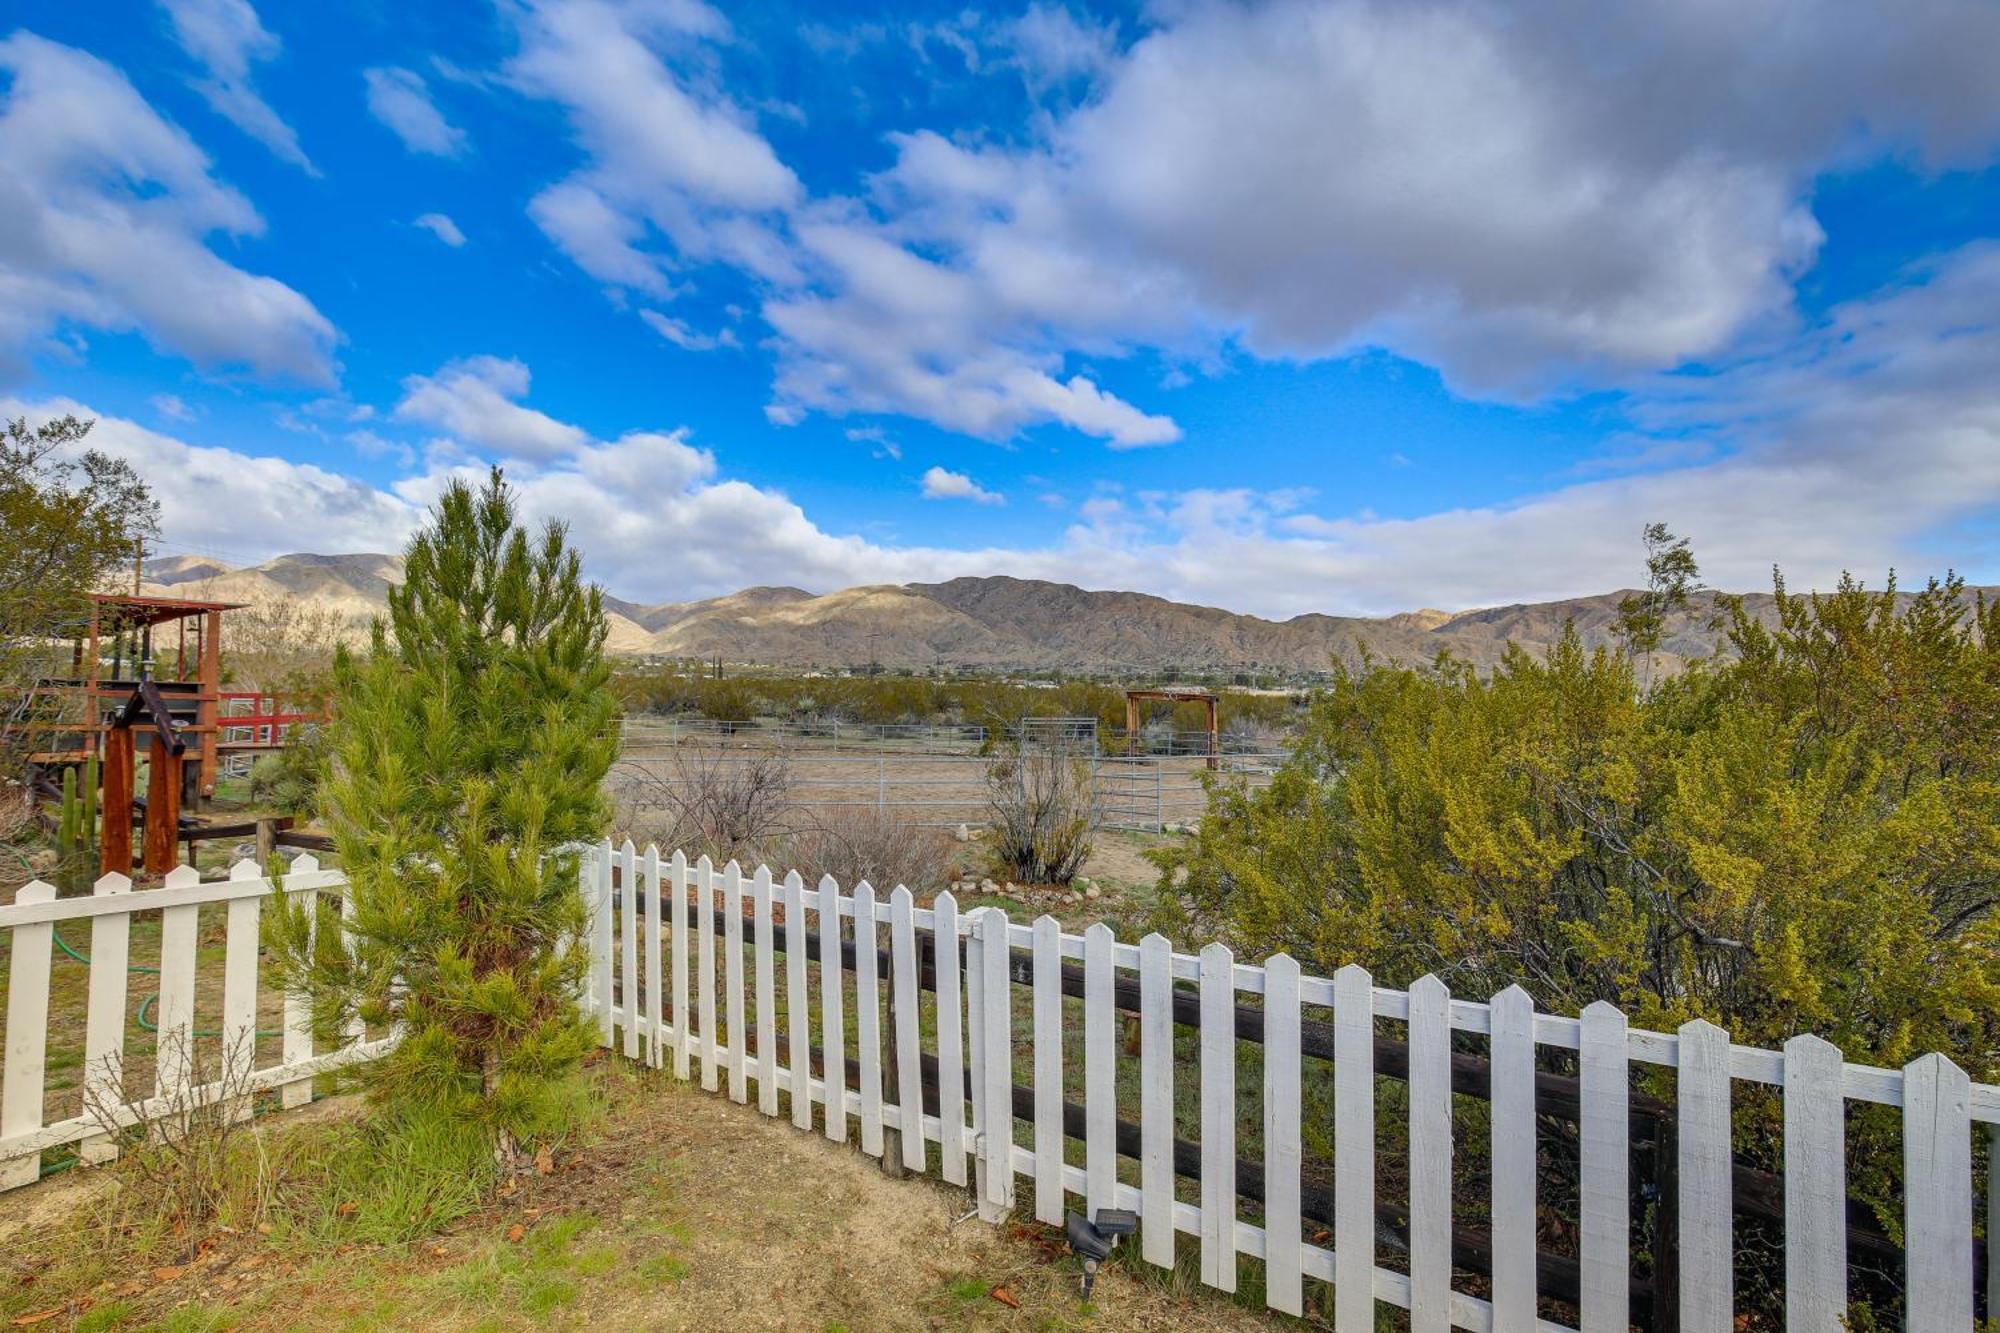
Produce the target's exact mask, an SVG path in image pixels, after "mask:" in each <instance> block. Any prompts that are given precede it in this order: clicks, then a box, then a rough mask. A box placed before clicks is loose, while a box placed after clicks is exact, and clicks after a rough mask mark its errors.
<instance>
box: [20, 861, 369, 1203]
mask: <svg viewBox="0 0 2000 1333" xmlns="http://www.w3.org/2000/svg"><path fill="white" fill-rule="evenodd" d="M346 885H347V880H346V878H345V877H344V876H343V875H341V874H340V873H339V872H337V871H330V870H321V869H320V868H319V863H318V861H317V860H315V859H314V858H313V857H311V856H301V857H299V858H297V859H296V860H295V861H293V862H292V864H291V867H290V869H289V870H288V871H287V872H286V873H285V874H284V876H283V877H282V891H283V892H285V893H288V894H298V893H331V894H334V895H340V893H341V891H342V890H343V889H344V888H345V887H346ZM279 891H280V886H277V885H274V884H273V883H272V881H271V880H270V879H268V878H266V877H265V876H264V874H263V872H262V871H261V870H259V869H258V867H257V866H256V865H255V864H254V863H252V862H249V861H241V862H238V863H237V864H236V865H235V866H234V867H233V868H232V869H231V871H230V873H229V878H227V879H224V880H203V879H202V878H201V876H200V874H199V873H197V872H196V871H195V870H193V869H191V868H189V867H187V866H182V867H180V868H179V869H177V870H174V871H172V872H170V873H169V874H168V875H167V876H166V878H165V880H164V881H163V882H162V884H161V885H160V887H158V888H153V889H134V888H133V887H132V881H131V880H130V879H128V878H126V877H125V876H124V875H106V876H104V877H103V878H102V879H100V880H98V881H97V884H96V886H95V891H94V892H93V893H92V894H91V895H90V896H89V897H87V898H84V897H79V898H57V897H56V890H55V888H54V886H52V885H49V884H46V883H43V882H41V881H39V880H37V881H34V882H32V883H29V884H26V885H24V886H22V888H21V889H20V891H19V892H18V893H17V894H16V895H15V898H14V901H13V903H12V904H10V905H7V906H0V929H4V930H7V931H9V932H10V933H11V936H12V941H11V949H10V958H9V962H8V988H7V1046H6V1064H5V1066H4V1068H0V1190H8V1189H13V1188H16V1187H18V1186H21V1185H26V1184H30V1183H32V1182H33V1181H34V1180H35V1179H36V1177H37V1175H38V1174H39V1171H40V1166H41V1155H42V1153H43V1152H44V1151H46V1150H48V1149H51V1148H61V1147H64V1146H66V1145H69V1144H76V1145H78V1148H77V1153H78V1156H79V1157H80V1158H81V1160H82V1161H84V1162H86V1163H95V1162H103V1161H108V1160H110V1159H111V1158H112V1157H114V1156H116V1154H117V1147H116V1144H115V1143H114V1142H113V1141H112V1139H111V1138H110V1137H109V1136H108V1135H107V1134H106V1133H105V1129H106V1124H105V1117H101V1116H99V1115H96V1114H93V1113H92V1112H91V1111H90V1109H89V1108H90V1106H91V1104H92V1103H91V1100H90V1099H91V1098H93V1097H94V1098H95V1101H96V1105H98V1106H99V1107H102V1108H106V1109H110V1108H114V1107H115V1108H116V1109H115V1114H114V1115H113V1116H112V1117H111V1118H113V1119H115V1120H116V1122H117V1123H118V1124H119V1125H121V1126H129V1125H136V1124H140V1123H144V1122H147V1121H152V1120H158V1119H160V1118H162V1117H164V1116H167V1115H174V1114H184V1113H185V1112H186V1111H187V1110H188V1109H189V1108H190V1107H192V1106H194V1105H197V1104H203V1103H206V1102H209V1101H213V1100H214V1099H216V1098H217V1097H220V1096H222V1095H224V1094H225V1093H227V1094H228V1095H232V1096H233V1095H237V1094H241V1093H244V1092H256V1091H263V1090H265V1089H271V1088H276V1089H278V1090H279V1095H280V1100H281V1103H282V1104H283V1105H284V1106H288V1107H289V1106H298V1105H302V1104H303V1103H305V1102H307V1101H309V1100H311V1097H312V1080H313V1078H314V1076H315V1075H318V1074H323V1073H327V1072H329V1071H331V1070H334V1069H338V1068H341V1067H342V1066H345V1065H349V1064H353V1063H355V1062H356V1061H360V1060H367V1059H372V1058H373V1057H375V1056H377V1055H379V1054H381V1053H382V1052H383V1051H385V1050H387V1049H388V1047H389V1045H390V1041H391V1039H390V1038H386V1037H384V1038H380V1039H377V1040H372V1041H371V1040H369V1039H368V1037H367V1034H366V1033H365V1032H363V1031H361V1030H359V1029H358V1028H357V1029H353V1030H351V1031H350V1032H349V1033H348V1040H347V1041H346V1042H345V1043H344V1044H342V1045H341V1046H340V1047H339V1048H337V1049H335V1050H331V1051H323V1052H320V1053H317V1054H315V1053H314V1051H313V1036H312V1030H311V1026H310V1024H309V1022H308V1014H307V1010H306V1006H305V1004H304V1002H303V1001H301V1000H298V999H296V998H291V997H287V998H286V1000H285V1002H284V1018H283V1030H282V1045H281V1049H280V1052H279V1054H278V1058H277V1059H276V1061H275V1062H269V1061H267V1062H261V1063H260V1062H259V1059H258V1055H257V1051H256V1039H255V1038H256V1031H257V1001H258V929H259V920H260V917H261V915H262V910H263V904H264V900H265V899H266V898H268V897H270V896H271V895H272V894H273V893H275V892H279ZM346 901H347V900H346V899H344V898H343V899H342V903H343V907H345V905H346ZM211 903H222V904H227V907H226V909H225V927H224V957H223V964H222V973H223V976H222V999H221V1012H220V1014H218V1015H215V1016H213V1017H210V1016H207V1015H201V1014H198V1012H197V1004H196V997H197V993H198V991H199V989H200V987H199V984H198V976H197V966H196V965H197V962H198V957H197V955H198V950H199V939H198V927H199V925H200V915H201V909H202V908H203V907H205V906H207V905H209V904H211ZM148 912H158V913H159V914H160V947H159V955H158V959H157V962H158V965H159V975H158V977H157V981H158V985H159V999H158V1001H157V1003H156V1004H155V1005H154V1013H155V1018H154V1020H153V1021H154V1023H155V1025H156V1027H157V1028H158V1043H157V1048H158V1051H159V1052H160V1054H161V1057H162V1058H161V1059H160V1060H159V1061H158V1062H157V1064H156V1067H155V1069H154V1074H153V1080H152V1081H153V1092H152V1095H151V1096H138V1095H137V1094H136V1093H134V1092H133V1090H132V1089H131V1088H130V1086H129V1085H130V1083H131V1081H132V1080H130V1079H129V1078H119V1077H117V1075H118V1074H120V1073H121V1072H123V1071H125V1070H126V1068H127V1054H128V1053H127V1049H126V1042H127V1036H128V1033H129V1032H130V1030H131V1029H132V1027H133V1018H134V1009H133V1006H132V991H133V985H132V983H131V980H130V977H131V973H130V971H129V968H130V967H131V965H132V964H134V963H137V962H139V961H140V960H139V959H137V958H135V957H134V950H133V948H132V922H133V918H134V917H135V916H139V915H141V914H143V913H148ZM85 923H88V935H87V940H88V943H87V944H86V943H85V942H84V939H85V938H86V937H85V935H84V931H85ZM63 927H68V929H67V930H65V933H64V939H65V942H67V943H69V944H70V945H71V947H72V948H75V949H76V950H77V951H78V952H81V953H83V954H84V956H85V957H87V958H89V959H90V963H89V967H88V981H87V983H86V985H87V988H88V989H87V994H88V999H87V1002H86V1005H87V1007H86V1011H85V1017H84V1024H85V1028H84V1041H83V1068H82V1081H81V1082H80V1084H79V1085H78V1087H77V1088H76V1089H75V1092H74V1097H73V1098H70V1099H68V1104H66V1105H65V1106H64V1107H63V1108H62V1112H63V1113H61V1114H59V1115H58V1117H57V1118H56V1119H54V1120H48V1119H46V1118H45V1114H46V1113H45V1104H46V1102H47V1100H48V1098H47V1089H48V1065H49V1035H50V1032H49V1029H50V993H51V983H52V981H53V980H54V979H55V978H54V975H53V969H54V967H56V966H61V967H64V968H75V969H81V968H82V967H83V966H84V965H83V964H82V963H79V962H77V961H75V960H74V959H72V958H70V957H68V955H66V954H65V955H62V958H61V961H60V962H59V963H58V962H57V955H56V950H55V933H56V931H57V930H58V929H59V928H63ZM202 1018H206V1019H207V1020H208V1021H210V1022H215V1021H216V1020H218V1019H219V1026H218V1027H217V1029H216V1031H218V1032H219V1033H220V1034H221V1035H220V1038H219V1044H218V1046H217V1048H216V1049H217V1050H218V1051H219V1052H220V1053H221V1059H222V1060H224V1061H228V1062H232V1063H231V1064H230V1065H229V1066H228V1067H224V1068H217V1069H215V1070H214V1073H215V1074H216V1077H215V1078H213V1079H210V1080H208V1081H206V1082H203V1083H199V1084H197V1083H196V1082H194V1079H195V1078H196V1076H197V1073H198V1071H197V1069H196V1067H195V1063H194V1061H193V1055H194V1053H195V1052H196V1050H197V1045H196V1041H197V1038H196V1035H195V1034H196V1023H197V1020H198V1019H202ZM128 1094H130V1097H131V1099H129V1100H128Z"/></svg>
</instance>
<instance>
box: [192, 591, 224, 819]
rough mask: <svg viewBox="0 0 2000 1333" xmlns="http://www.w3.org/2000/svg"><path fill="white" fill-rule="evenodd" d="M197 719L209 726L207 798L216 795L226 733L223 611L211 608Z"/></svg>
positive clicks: (203, 779) (204, 745)
mask: <svg viewBox="0 0 2000 1333" xmlns="http://www.w3.org/2000/svg"><path fill="white" fill-rule="evenodd" d="M195 721H196V723H197V724H198V725H200V726H202V727H205V728H207V730H205V731H203V732H202V733H201V775H200V784H201V785H200V793H201V798H202V799H203V800H207V799H208V798H209V797H211V796H213V795H215V779H216V773H217V767H218V766H217V743H218V741H219V739H220V737H221V735H222V612H220V611H210V612H209V613H208V616H207V619H206V622H205V623H204V625H203V628H202V632H201V702H200V703H199V704H198V705H196V707H195Z"/></svg>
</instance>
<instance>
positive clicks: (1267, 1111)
mask: <svg viewBox="0 0 2000 1333" xmlns="http://www.w3.org/2000/svg"><path fill="white" fill-rule="evenodd" d="M1299 1097H1300V1094H1299V965H1298V964H1297V963H1296V962H1294V961H1292V959H1291V957H1290V956H1289V955H1287V954H1282V953H1281V954H1277V955H1274V956H1273V957H1272V958H1270V959H1269V960H1268V961H1266V962H1265V964H1264V1288H1265V1303H1266V1304H1268V1305H1269V1306H1270V1307H1271V1308H1272V1309H1274V1310H1282V1311H1284V1312H1285V1313H1286V1314H1304V1313H1305V1286H1304V1283H1303V1282H1302V1280H1301V1275H1302V1273H1303V1271H1304V1270H1303V1268H1302V1264H1303V1263H1304V1259H1305V1256H1304V1254H1303V1252H1302V1251H1301V1248H1300V1241H1301V1239H1302V1236H1301V1232H1302V1230H1303V1228H1302V1226H1301V1224H1300V1222H1301V1219H1300V1214H1299V1195H1300V1171H1301V1169H1302V1168H1303V1166H1304V1164H1305V1143H1304V1139H1303V1127H1302V1125H1301V1120H1300V1116H1301V1107H1300V1104H1299Z"/></svg>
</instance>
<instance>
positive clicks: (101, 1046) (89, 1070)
mask: <svg viewBox="0 0 2000 1333" xmlns="http://www.w3.org/2000/svg"><path fill="white" fill-rule="evenodd" d="M131 892H132V881H131V880H130V879H129V878H127V877H126V876H124V875H118V874H111V875H106V876H104V877H103V878H101V879H99V880H98V881H97V884H96V886H95V887H94V888H93V889H92V893H94V894H95V895H96V896H97V897H100V898H109V897H119V898H123V897H126V896H128V895H130V894H131ZM14 947H15V948H17V949H18V948H20V947H21V943H20V937H19V936H16V937H15V945H14ZM90 958H91V967H90V1007H89V1010H88V1011H87V1012H86V1014H85V1016H84V1037H83V1087H84V1110H85V1113H86V1114H88V1113H89V1111H90V1108H91V1107H92V1106H93V1105H94V1106H98V1107H106V1106H115V1105H116V1104H117V1103H119V1102H121V1101H124V1100H125V1095H124V1083H125V1005H126V1003H127V1001H128V999H129V994H128V992H129V988H128V986H127V984H126V976H127V972H126V969H127V967H128V966H129V965H130V963H131V958H132V918H131V917H130V916H128V915H125V914H123V913H121V914H119V915H117V916H99V917H92V918H91V921H90ZM10 993H11V994H14V995H19V994H21V991H20V989H19V988H18V987H16V988H15V989H14V990H12V991H11V992H10ZM303 1008H304V1002H303V1001H301V1000H296V999H294V998H293V997H291V996H289V995H288V996H286V997H285V1050H284V1062H285V1063H286V1064H292V1063H295V1062H296V1061H297V1060H298V1059H300V1058H302V1057H309V1056H311V1055H312V1034H311V1031H310V1030H309V1029H308V1030H307V1031H306V1033H305V1050H304V1052H303V1053H301V1052H299V1051H298V1050H297V1049H296V1046H297V1037H296V1034H297V1032H298V1030H299V1028H300V1027H301V1026H302V1025H303V1024H302V1022H301V1018H302V1016H301V1014H300V1012H299V1011H300V1010H302V1009H303ZM10 1054H11V1051H10ZM8 1063H9V1064H10V1065H11V1064H12V1061H11V1060H9V1062H8ZM297 1086H298V1085H297V1084H289V1083H288V1084H286V1085H285V1091H284V1094H283V1096H284V1104H285V1105H286V1106H297V1105H300V1104H301V1101H302V1100H303V1099H300V1098H298V1097H297V1096H296V1095H295V1094H294V1093H293V1089H294V1088H295V1087H297ZM305 1088H306V1093H307V1098H308V1099H309V1098H310V1096H311V1092H312V1085H311V1084H310V1083H307V1084H306V1085H305ZM40 1109H41V1108H40V1107H37V1108H36V1111H37V1113H38V1120H39V1112H40ZM7 1132H8V1131H7V1130H6V1129H4V1128H0V1135H4V1134H5V1133H7ZM117 1155H118V1146H117V1144H116V1143H115V1142H114V1141H113V1140H112V1138H111V1136H110V1135H109V1134H93V1135H92V1136H91V1137H89V1138H87V1139H85V1140H84V1141H83V1142H82V1143H80V1144H78V1145H77V1156H78V1157H79V1158H81V1159H82V1160H83V1161H84V1162H85V1163H86V1164H89V1165H96V1164H98V1163H102V1162H108V1161H111V1160H112V1159H113V1158H115V1157H117Z"/></svg>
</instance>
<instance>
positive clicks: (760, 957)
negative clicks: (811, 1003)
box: [750, 866, 778, 1116]
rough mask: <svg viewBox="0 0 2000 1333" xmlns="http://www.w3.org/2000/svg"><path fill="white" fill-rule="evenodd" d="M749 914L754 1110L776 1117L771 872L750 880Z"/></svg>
mask: <svg viewBox="0 0 2000 1333" xmlns="http://www.w3.org/2000/svg"><path fill="white" fill-rule="evenodd" d="M750 910H751V911H752V912H753V913H754V914H755V921H754V929H753V935H754V939H753V945H754V948H755V952H756V957H755V959H754V960H753V970H754V972H755V974H756V981H755V985H756V987H757V1109H758V1110H759V1111H762V1112H763V1113H764V1114H765V1115H773V1116H774V1115H776V1114H777V1113H778V1012H777V1003H778V1001H777V984H776V978H775V977H774V976H773V969H774V968H775V966H776V964H777V959H775V958H773V957H772V956H771V954H772V950H771V870H770V867H768V866H758V867H757V873H756V874H755V875H754V876H752V877H751V880H750Z"/></svg>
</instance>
